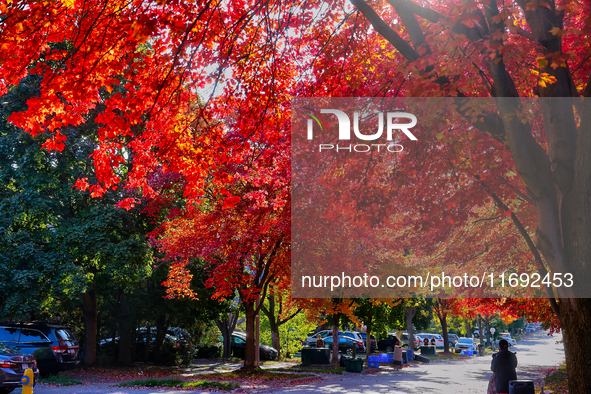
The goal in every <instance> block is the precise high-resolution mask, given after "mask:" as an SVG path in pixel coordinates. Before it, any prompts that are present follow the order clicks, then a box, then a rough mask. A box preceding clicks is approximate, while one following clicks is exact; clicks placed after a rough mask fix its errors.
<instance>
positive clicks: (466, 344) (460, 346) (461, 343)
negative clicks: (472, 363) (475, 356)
mask: <svg viewBox="0 0 591 394" xmlns="http://www.w3.org/2000/svg"><path fill="white" fill-rule="evenodd" d="M454 350H455V352H456V353H461V352H462V350H474V339H472V338H459V339H458V342H457V343H456V346H455V347H454Z"/></svg>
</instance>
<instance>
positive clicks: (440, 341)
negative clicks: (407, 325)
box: [417, 332, 443, 349]
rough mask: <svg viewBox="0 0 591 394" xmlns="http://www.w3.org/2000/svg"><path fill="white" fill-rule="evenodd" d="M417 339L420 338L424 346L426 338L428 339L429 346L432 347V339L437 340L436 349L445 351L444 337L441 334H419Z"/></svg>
mask: <svg viewBox="0 0 591 394" xmlns="http://www.w3.org/2000/svg"><path fill="white" fill-rule="evenodd" d="M417 337H418V338H420V344H421V345H422V344H423V342H424V340H425V337H427V340H428V341H429V345H431V339H432V338H435V348H436V349H443V337H442V336H441V335H439V334H431V333H428V332H424V333H420V334H417ZM418 338H417V339H418Z"/></svg>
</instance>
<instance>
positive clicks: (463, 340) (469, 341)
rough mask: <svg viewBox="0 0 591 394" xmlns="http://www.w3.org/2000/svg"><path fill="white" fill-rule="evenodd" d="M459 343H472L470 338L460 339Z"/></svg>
mask: <svg viewBox="0 0 591 394" xmlns="http://www.w3.org/2000/svg"><path fill="white" fill-rule="evenodd" d="M459 342H460V343H473V342H472V340H471V339H470V338H460V340H459Z"/></svg>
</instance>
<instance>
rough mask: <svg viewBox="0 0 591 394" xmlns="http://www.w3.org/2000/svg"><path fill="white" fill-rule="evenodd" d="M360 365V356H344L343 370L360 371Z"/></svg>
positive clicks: (361, 361)
mask: <svg viewBox="0 0 591 394" xmlns="http://www.w3.org/2000/svg"><path fill="white" fill-rule="evenodd" d="M362 365H363V359H362V358H346V359H345V371H347V372H361V366H362Z"/></svg>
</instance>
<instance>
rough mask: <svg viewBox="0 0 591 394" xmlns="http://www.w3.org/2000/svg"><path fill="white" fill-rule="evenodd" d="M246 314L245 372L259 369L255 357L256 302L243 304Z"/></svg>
mask: <svg viewBox="0 0 591 394" xmlns="http://www.w3.org/2000/svg"><path fill="white" fill-rule="evenodd" d="M242 304H243V305H244V309H245V312H246V349H245V351H244V366H243V367H242V369H244V370H254V369H256V368H257V365H256V356H255V343H254V341H255V320H256V311H255V307H256V304H255V302H254V301H248V302H243V303H242Z"/></svg>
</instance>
